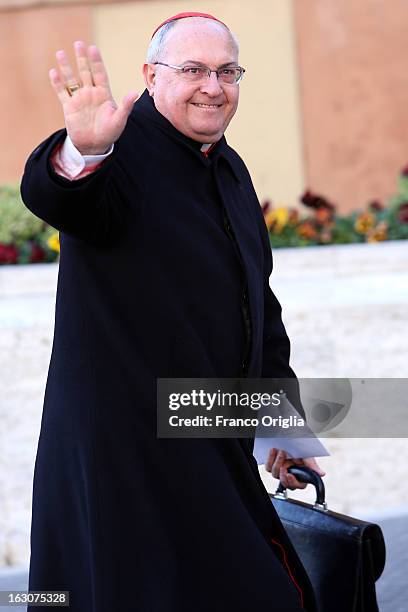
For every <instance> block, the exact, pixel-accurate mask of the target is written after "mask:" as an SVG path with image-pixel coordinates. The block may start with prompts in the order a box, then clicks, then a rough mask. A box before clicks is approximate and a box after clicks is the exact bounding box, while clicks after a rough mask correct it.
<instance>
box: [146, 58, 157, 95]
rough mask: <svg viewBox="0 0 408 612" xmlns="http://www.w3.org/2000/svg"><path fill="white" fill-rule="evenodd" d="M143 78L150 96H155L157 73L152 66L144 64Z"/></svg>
mask: <svg viewBox="0 0 408 612" xmlns="http://www.w3.org/2000/svg"><path fill="white" fill-rule="evenodd" d="M143 78H144V82H145V84H146V87H147V90H148V92H149V95H150V96H152V97H153V96H154V86H155V80H156V72H155V70H154V66H153V65H152V64H143Z"/></svg>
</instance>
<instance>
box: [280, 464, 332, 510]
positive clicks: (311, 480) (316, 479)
mask: <svg viewBox="0 0 408 612" xmlns="http://www.w3.org/2000/svg"><path fill="white" fill-rule="evenodd" d="M288 472H289V474H293V476H295V478H297V479H298V480H299V481H300V482H306V483H308V484H312V485H313V486H314V488H315V489H316V501H315V504H314V507H315V508H316V509H319V510H327V504H326V489H325V487H324V482H323V480H322V479H321V478H320V476H319V474H318V473H317V472H315V471H314V470H312V468H309V467H306V466H300V465H291V466H290V467H288ZM275 495H285V496H286V487H285V486H284V485H283V484H282V483H281V482H280V483H279V486H278V488H277V489H276V493H275Z"/></svg>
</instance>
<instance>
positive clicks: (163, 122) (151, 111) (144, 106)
mask: <svg viewBox="0 0 408 612" xmlns="http://www.w3.org/2000/svg"><path fill="white" fill-rule="evenodd" d="M137 111H138V112H142V113H143V114H146V115H148V116H149V119H150V120H152V121H154V122H155V123H157V124H158V125H160V126H161V128H162V129H164V130H165V131H166V132H168V133H169V134H171V135H172V136H173V137H175V138H177V139H178V140H181V141H183V142H185V143H186V144H187V145H189V146H190V147H192V148H193V149H195V150H196V151H197V152H201V153H202V154H203V156H204V157H207V156H208V154H209V153H210V152H212V151H213V150H214V149H215V148H216V149H217V150H219V149H220V147H221V148H223V146H224V142H226V141H225V136H222V137H221V138H220V140H218V141H217V142H214V143H204V144H203V143H202V142H198V141H197V140H193V139H192V138H190V137H189V136H186V135H185V134H182V133H181V132H179V131H178V130H177V129H176V128H175V127H174V126H173V125H172V124H171V123H170V121H169V120H168V119H166V117H164V115H162V114H161V113H160V112H159V111H158V110H157V108H156V106H155V104H154V100H153V98H152V97H151V96H150V95H149V92H148V90H147V89H145V90H144V92H143V93H142V95H141V96H140V98H138V99H137V100H136V102H135V104H134V110H133V111H132V112H137ZM217 145H218V146H217Z"/></svg>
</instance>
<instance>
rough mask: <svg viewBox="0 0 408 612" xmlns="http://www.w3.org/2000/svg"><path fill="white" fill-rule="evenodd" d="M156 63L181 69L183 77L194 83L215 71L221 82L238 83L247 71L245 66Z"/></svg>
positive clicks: (225, 83)
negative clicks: (214, 67) (213, 66)
mask: <svg viewBox="0 0 408 612" xmlns="http://www.w3.org/2000/svg"><path fill="white" fill-rule="evenodd" d="M156 64H159V65H160V66H167V68H174V69H175V70H179V71H180V74H181V75H182V76H183V78H184V79H186V81H191V82H192V83H198V82H200V81H203V80H204V79H205V77H208V78H210V77H211V73H212V72H215V73H216V75H217V78H218V81H219V82H220V83H223V84H224V85H237V84H238V83H239V82H240V81H241V80H242V77H243V76H244V72H245V68H242V67H241V66H226V67H224V68H217V70H211V69H210V68H208V67H207V66H193V65H187V66H174V65H173V64H165V63H164V62H154V65H156Z"/></svg>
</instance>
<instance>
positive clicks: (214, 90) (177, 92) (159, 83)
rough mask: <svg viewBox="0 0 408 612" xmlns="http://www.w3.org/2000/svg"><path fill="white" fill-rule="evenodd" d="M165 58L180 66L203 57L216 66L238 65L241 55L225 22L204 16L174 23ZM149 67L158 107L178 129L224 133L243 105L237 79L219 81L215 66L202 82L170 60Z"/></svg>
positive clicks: (202, 136) (206, 138)
mask: <svg viewBox="0 0 408 612" xmlns="http://www.w3.org/2000/svg"><path fill="white" fill-rule="evenodd" d="M160 61H162V62H165V63H167V64H174V65H177V66H182V65H187V64H188V65H191V64H192V62H198V63H200V64H203V65H205V66H208V68H211V69H212V70H215V69H216V68H219V67H221V66H224V65H226V64H234V65H238V55H237V50H236V48H235V45H234V43H233V42H232V40H231V38H230V36H229V34H228V31H227V30H225V28H223V27H222V26H221V25H219V24H217V23H216V22H214V21H210V20H207V19H203V18H201V17H199V18H190V19H181V20H180V21H179V22H178V23H176V24H175V25H174V27H173V29H172V30H170V32H169V33H168V35H167V38H166V42H165V53H164V54H163V55H162V57H161V58H160ZM144 71H145V78H146V82H147V86H148V89H149V92H150V94H153V96H154V103H155V106H156V108H157V110H158V111H159V112H160V113H161V114H162V115H164V116H165V117H166V119H168V120H169V121H170V123H172V124H173V125H174V127H175V128H176V129H178V130H179V131H180V132H182V133H183V134H185V135H186V136H188V137H190V138H192V139H193V140H196V141H198V142H203V143H204V142H205V143H210V142H216V141H217V140H219V139H220V138H221V136H222V135H223V133H224V131H225V130H226V128H227V126H228V124H229V122H230V121H231V119H232V117H233V115H234V114H235V111H236V109H237V106H238V98H239V86H238V85H236V84H220V83H219V82H218V79H217V74H216V73H215V72H212V73H211V77H210V78H207V77H205V78H204V79H203V80H201V81H200V82H198V83H197V82H189V81H188V80H187V79H186V78H184V76H183V74H182V73H181V72H180V71H179V70H174V69H173V68H168V67H167V66H153V65H151V64H149V65H146V64H145V66H144Z"/></svg>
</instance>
